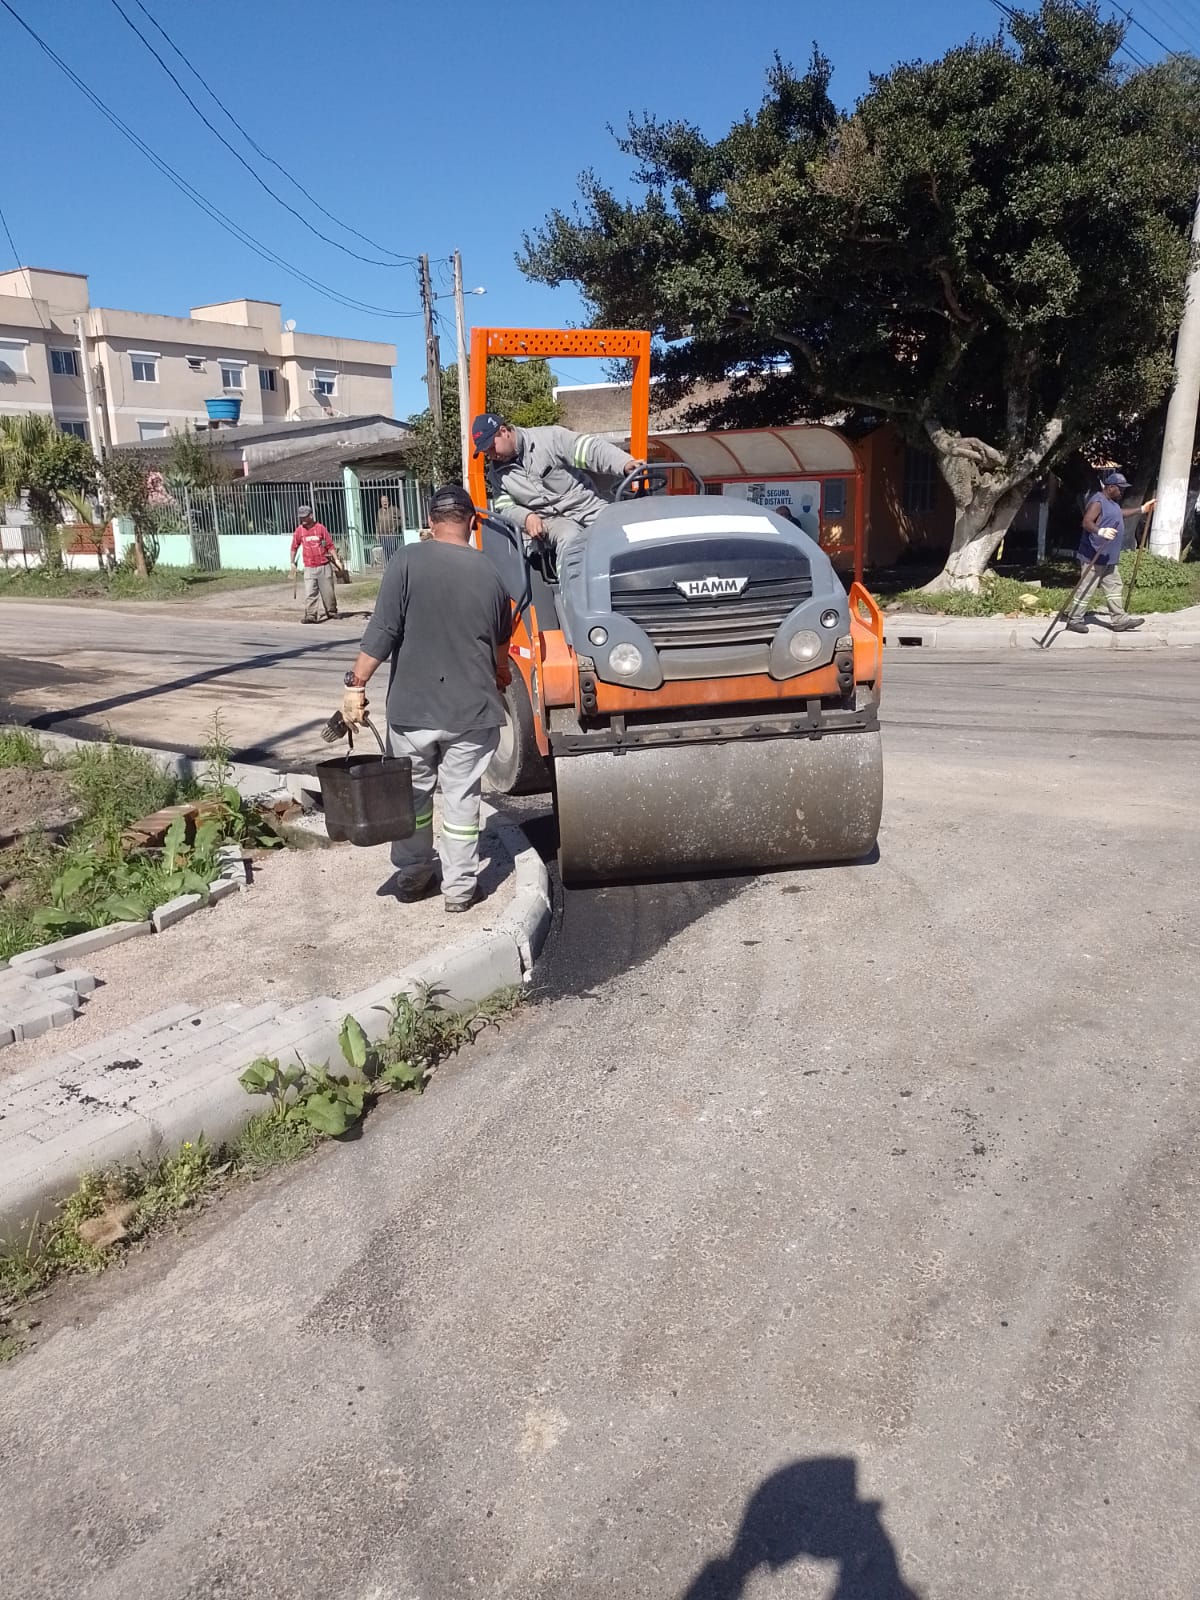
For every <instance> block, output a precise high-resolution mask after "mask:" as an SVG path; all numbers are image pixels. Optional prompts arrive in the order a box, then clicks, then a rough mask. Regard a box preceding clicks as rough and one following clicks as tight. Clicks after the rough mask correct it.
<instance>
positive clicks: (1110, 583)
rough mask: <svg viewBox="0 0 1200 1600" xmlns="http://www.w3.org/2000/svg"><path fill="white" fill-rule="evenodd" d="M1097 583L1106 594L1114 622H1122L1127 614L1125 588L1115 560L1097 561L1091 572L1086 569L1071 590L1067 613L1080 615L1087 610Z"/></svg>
mask: <svg viewBox="0 0 1200 1600" xmlns="http://www.w3.org/2000/svg"><path fill="white" fill-rule="evenodd" d="M1097 584H1099V585H1100V592H1101V594H1103V596H1104V603H1105V605H1106V606H1107V607H1108V611H1109V615H1110V616H1111V617H1112V619H1113V621H1114V622H1120V620H1121V618H1122V617H1123V616H1125V614H1126V612H1125V590H1124V586H1123V585H1122V583H1121V574H1120V572H1119V571H1118V569H1117V565H1116V562H1114V561H1097V563H1096V565H1095V566H1094V567H1093V568H1092V570H1091V571H1090V572H1087V571H1085V572H1084V573H1083V574H1081V576H1080V579H1079V582H1078V583H1077V584H1076V585H1075V588H1074V589H1073V590H1072V592H1071V598H1070V599H1069V600H1068V601H1067V615H1068V616H1069V617H1078V616H1081V615H1082V614H1083V612H1084V611H1086V610H1087V600H1088V596H1089V595H1090V594H1091V593H1092V592H1093V590H1094V589H1095V587H1096V585H1097Z"/></svg>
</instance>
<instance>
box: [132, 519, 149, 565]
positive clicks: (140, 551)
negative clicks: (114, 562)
mask: <svg viewBox="0 0 1200 1600" xmlns="http://www.w3.org/2000/svg"><path fill="white" fill-rule="evenodd" d="M133 570H134V571H135V572H136V573H137V575H138V577H139V578H148V577H149V576H150V569H149V568H148V567H147V565H146V546H145V545H144V544H143V542H142V530H141V528H140V527H139V526H138V524H137V522H136V520H135V522H134V524H133Z"/></svg>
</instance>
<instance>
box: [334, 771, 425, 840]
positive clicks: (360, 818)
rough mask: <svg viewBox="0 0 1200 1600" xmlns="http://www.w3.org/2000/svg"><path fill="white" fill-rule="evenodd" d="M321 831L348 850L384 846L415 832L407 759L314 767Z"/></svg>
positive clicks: (410, 775)
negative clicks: (322, 816) (347, 843)
mask: <svg viewBox="0 0 1200 1600" xmlns="http://www.w3.org/2000/svg"><path fill="white" fill-rule="evenodd" d="M317 777H318V778H320V780H321V799H322V801H323V802H324V805H325V829H326V832H327V833H328V834H329V837H330V838H331V839H338V840H341V839H348V840H349V841H350V843H351V844H387V843H388V842H389V841H390V840H392V839H407V838H408V837H409V836H410V835H411V834H413V833H415V832H416V812H415V811H414V809H413V791H412V762H411V761H410V760H409V759H408V757H407V756H376V755H371V754H369V753H364V754H363V755H360V756H359V755H349V756H336V757H335V758H334V759H333V760H332V761H318V762H317Z"/></svg>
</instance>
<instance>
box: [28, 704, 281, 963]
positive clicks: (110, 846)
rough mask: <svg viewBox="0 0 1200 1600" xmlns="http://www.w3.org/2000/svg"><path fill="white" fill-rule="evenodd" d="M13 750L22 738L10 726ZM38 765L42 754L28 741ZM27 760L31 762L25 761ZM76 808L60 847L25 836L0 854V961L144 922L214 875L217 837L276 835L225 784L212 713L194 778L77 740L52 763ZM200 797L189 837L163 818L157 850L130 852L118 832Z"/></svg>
mask: <svg viewBox="0 0 1200 1600" xmlns="http://www.w3.org/2000/svg"><path fill="white" fill-rule="evenodd" d="M14 735H15V739H16V741H17V742H16V743H14V745H13V749H14V751H15V752H16V753H17V754H21V753H22V752H24V753H26V754H29V755H32V753H33V752H32V751H25V747H24V745H23V744H22V743H21V742H20V741H22V740H26V739H29V738H30V736H28V735H25V734H24V733H23V732H22V731H21V730H14ZM30 743H31V744H32V745H33V747H34V749H35V750H36V753H37V756H38V761H37V763H36V765H39V766H40V765H42V764H43V762H42V752H41V750H40V748H39V747H37V742H36V740H32V739H30ZM29 764H30V765H33V764H34V763H33V762H32V761H31V762H30V763H29ZM53 765H54V768H55V770H56V771H58V772H60V773H61V774H63V775H64V776H65V777H66V779H67V781H68V782H69V784H70V787H71V790H72V793H73V794H74V796H75V797H76V799H77V800H78V802H79V805H80V807H81V809H82V813H83V814H82V817H81V819H80V821H79V822H78V824H77V825H76V826H75V827H74V828H73V829H72V831H71V834H70V837H69V838H68V839H67V840H66V842H65V843H63V844H55V843H53V842H52V841H50V840H48V839H46V838H44V837H42V836H40V835H31V836H29V837H27V838H26V839H24V840H22V841H21V842H20V843H19V844H17V845H15V846H13V847H12V848H10V849H9V850H6V851H3V852H0V883H4V884H6V892H5V896H4V898H3V900H0V960H9V959H11V957H12V956H14V955H16V954H18V953H19V952H20V951H22V950H32V949H35V948H36V947H37V946H38V945H40V944H45V943H47V942H48V941H49V940H51V939H57V938H66V937H68V936H69V935H70V934H73V933H81V932H83V931H84V930H86V929H89V928H99V927H104V926H105V925H106V924H107V923H110V922H141V921H144V920H145V919H146V918H147V917H148V916H149V915H150V913H151V911H153V910H154V908H155V907H156V906H160V905H164V904H165V903H166V902H167V901H168V900H173V899H174V898H175V897H176V896H177V895H181V894H206V893H207V891H208V888H209V885H210V884H211V883H212V882H213V880H214V879H215V878H217V877H218V876H219V873H220V864H219V862H218V861H217V855H216V852H217V850H218V848H219V847H220V845H222V844H223V843H225V842H226V841H227V840H233V841H235V842H237V843H239V844H244V845H257V846H261V847H263V848H274V847H277V846H281V845H282V843H283V840H282V839H281V838H280V837H279V835H278V834H277V833H276V832H273V831H271V830H270V829H268V828H267V826H266V824H265V822H264V821H263V819H262V817H261V816H260V815H259V813H258V812H257V811H256V810H255V809H254V808H253V807H252V806H248V805H246V804H245V802H244V801H243V800H242V798H241V796H240V795H239V794H238V792H237V790H236V789H235V788H233V787H232V785H230V783H229V782H228V779H229V776H230V751H229V744H228V740H227V737H226V735H225V732H224V729H223V728H222V726H221V722H220V718H219V716H217V717H214V718H213V722H212V726H211V731H210V733H209V738H208V743H207V744H206V746H205V765H204V771H203V783H201V784H197V783H196V782H195V781H194V780H193V779H190V778H187V779H181V778H177V777H174V776H173V775H172V774H170V773H168V772H166V771H164V770H163V768H161V767H160V766H158V764H157V763H156V762H155V761H153V760H152V759H151V758H150V757H149V756H148V755H145V754H143V753H142V752H141V751H138V750H131V749H130V748H129V746H128V745H122V744H117V743H116V742H112V743H109V744H103V745H100V744H98V745H85V746H82V747H80V748H78V749H76V750H73V751H71V752H70V753H69V754H68V755H65V756H63V757H62V758H61V759H59V760H56V761H55V762H54V763H53ZM190 800H204V801H205V802H206V808H205V820H204V821H202V822H200V823H198V825H197V826H196V828H195V831H194V834H193V836H192V838H191V840H190V842H189V841H188V838H187V825H186V824H185V823H184V822H183V821H182V820H179V821H177V822H176V823H174V824H173V825H172V828H171V831H170V832H169V833H168V835H167V838H166V840H165V841H164V844H163V847H162V849H161V850H158V849H145V850H140V849H133V848H130V847H128V846H127V845H126V844H125V842H124V839H123V834H124V830H125V829H127V828H128V827H129V826H130V824H131V823H134V822H137V821H138V820H139V819H140V818H142V817H146V816H150V815H152V814H153V813H154V812H156V811H159V810H161V809H162V808H163V807H165V806H173V805H178V804H180V803H181V802H184V801H190Z"/></svg>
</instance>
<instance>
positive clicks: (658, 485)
mask: <svg viewBox="0 0 1200 1600" xmlns="http://www.w3.org/2000/svg"><path fill="white" fill-rule="evenodd" d="M669 478H670V469H669V468H668V467H634V468H633V469H632V471H630V472H627V473H626V474H625V476H624V477H623V478H622V479H621V481H620V483H619V484H618V485H617V489H616V493H615V494H614V496H613V499H614V500H638V499H641V498H642V496H644V495H649V494H664V493H665V492H666V488H667V483H668V481H669ZM635 485H644V487H638V488H635Z"/></svg>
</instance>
